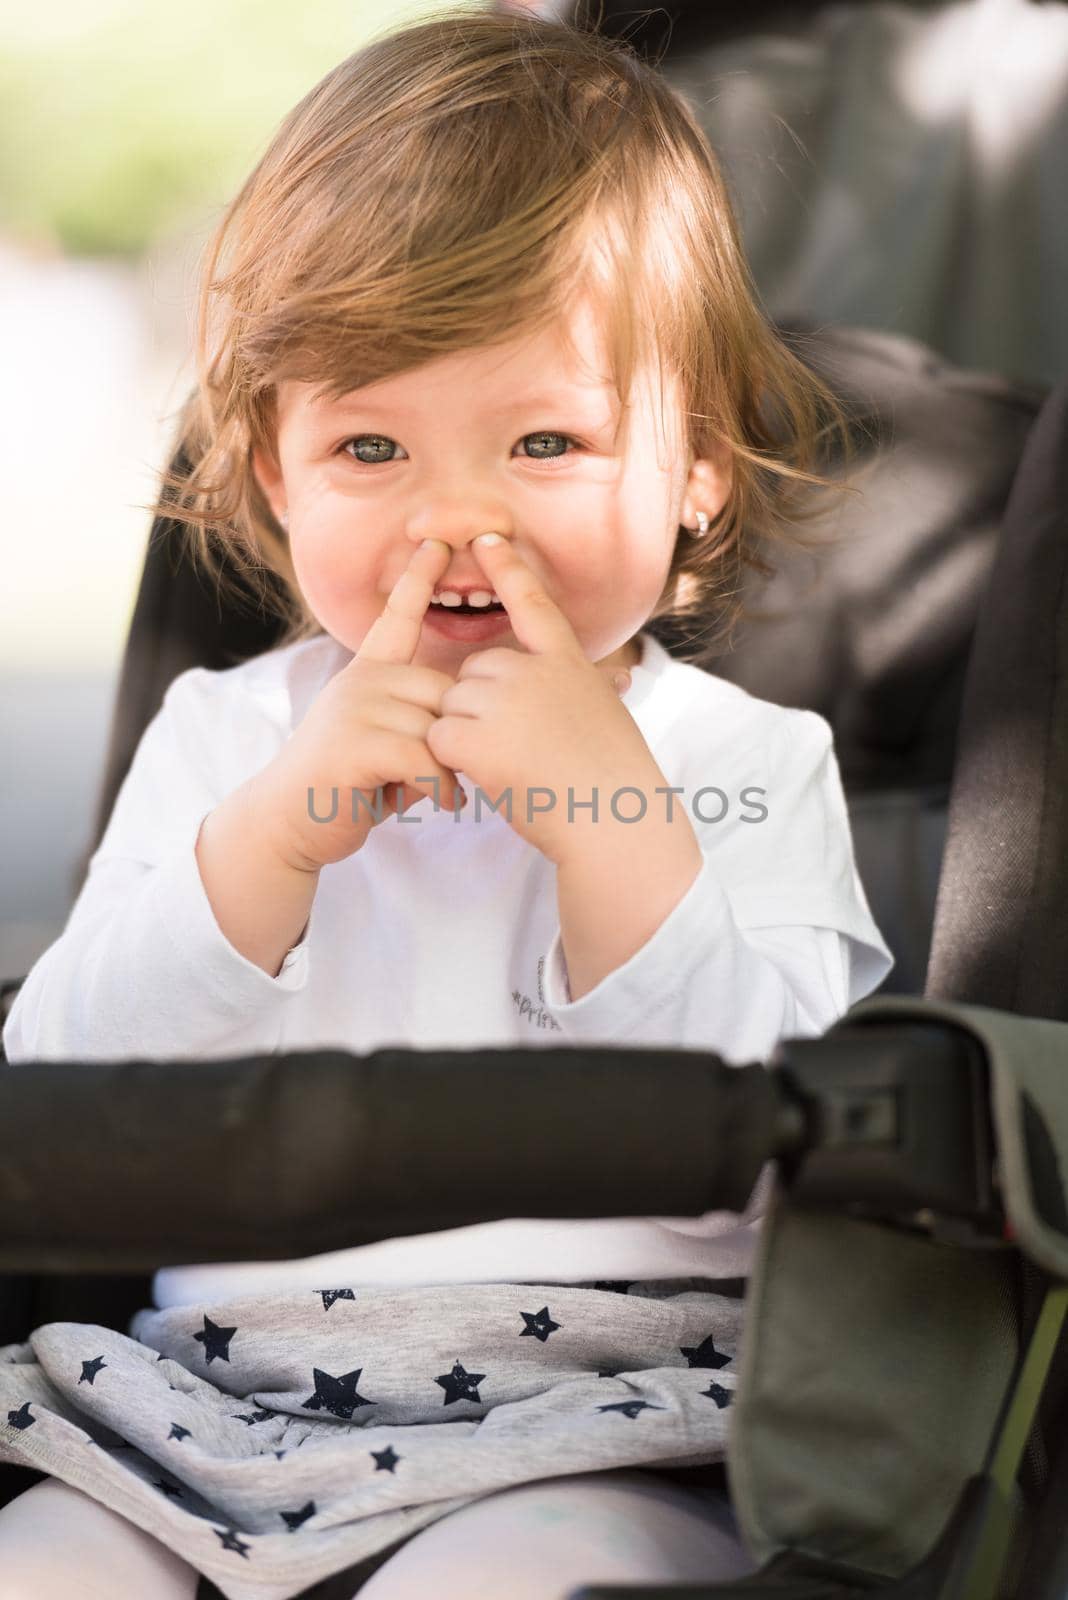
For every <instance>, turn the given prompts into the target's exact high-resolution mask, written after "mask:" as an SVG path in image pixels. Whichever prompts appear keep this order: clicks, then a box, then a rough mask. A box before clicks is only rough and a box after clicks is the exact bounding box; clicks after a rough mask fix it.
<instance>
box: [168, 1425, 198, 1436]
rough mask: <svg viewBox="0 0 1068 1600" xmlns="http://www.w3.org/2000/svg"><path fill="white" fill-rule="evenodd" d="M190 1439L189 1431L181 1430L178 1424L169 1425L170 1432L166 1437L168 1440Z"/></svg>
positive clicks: (186, 1429)
mask: <svg viewBox="0 0 1068 1600" xmlns="http://www.w3.org/2000/svg"><path fill="white" fill-rule="evenodd" d="M192 1437H193V1436H192V1434H191V1433H190V1432H189V1429H188V1428H183V1427H182V1424H181V1423H180V1422H172V1423H171V1431H170V1433H169V1434H168V1435H167V1438H168V1439H191V1438H192Z"/></svg>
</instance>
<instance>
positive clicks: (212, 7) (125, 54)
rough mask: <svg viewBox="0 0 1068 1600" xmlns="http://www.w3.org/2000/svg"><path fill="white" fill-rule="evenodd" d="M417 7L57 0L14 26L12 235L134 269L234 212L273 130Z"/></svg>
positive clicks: (373, 1)
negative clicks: (234, 196) (328, 76)
mask: <svg viewBox="0 0 1068 1600" xmlns="http://www.w3.org/2000/svg"><path fill="white" fill-rule="evenodd" d="M481 9H484V7H483V6H481V5H478V4H469V5H455V4H454V5H438V6H436V7H431V6H428V5H427V4H426V0H422V3H415V0H345V3H342V0H301V4H300V5H299V6H294V5H292V4H282V3H281V0H184V4H182V5H181V6H179V7H176V8H171V7H167V8H163V7H155V6H148V5H146V4H145V3H144V0H51V3H50V4H49V5H47V6H45V5H41V4H37V5H33V4H26V3H25V0H24V3H23V4H22V5H21V6H20V8H19V9H18V10H16V9H15V7H14V6H13V5H10V4H9V5H8V6H7V7H6V8H5V10H6V14H5V15H4V18H3V22H2V24H0V227H2V228H3V229H4V230H5V231H6V232H7V233H8V234H10V235H12V236H14V237H15V238H22V239H24V240H27V241H31V242H33V243H34V244H36V245H38V246H40V245H42V244H43V245H45V246H54V247H56V248H59V249H61V250H63V251H66V252H69V253H71V254H75V255H82V256H87V255H88V256H111V257H125V258H134V257H137V256H140V255H142V254H143V253H144V252H145V250H146V249H148V248H149V246H150V245H151V244H152V243H153V242H154V241H156V240H159V239H160V238H164V237H167V236H169V235H172V234H173V233H175V232H178V231H180V230H181V229H182V228H183V227H184V226H186V225H187V224H196V223H197V222H198V221H199V220H201V219H203V218H204V217H205V216H206V214H208V213H209V212H212V211H213V210H215V209H216V208H218V207H220V206H221V205H222V204H223V202H224V201H225V200H226V199H227V198H228V197H229V195H230V193H231V191H232V190H233V189H235V188H236V187H237V185H238V184H239V183H240V182H241V181H242V180H243V179H244V177H245V176H246V174H247V172H248V171H249V169H250V168H251V167H252V165H253V164H254V162H255V161H256V160H257V159H258V157H259V155H260V154H261V152H262V151H263V149H264V148H265V146H266V144H267V142H268V140H269V138H270V135H271V133H272V132H273V129H274V127H275V126H276V124H277V123H278V121H279V120H280V118H281V117H282V116H283V115H284V113H285V112H287V111H288V110H289V108H290V107H291V106H292V105H294V104H295V103H296V102H297V100H299V99H300V98H301V96H302V95H303V94H305V93H306V92H307V90H308V89H310V88H311V87H312V85H313V84H315V83H316V82H317V81H318V80H319V79H320V78H321V77H322V76H323V74H324V73H326V72H327V71H329V70H330V68H332V67H334V66H336V65H337V63H338V62H339V61H341V60H342V59H343V58H344V57H345V56H346V55H348V54H350V53H351V52H352V51H353V50H356V49H358V48H359V47H360V45H361V44H363V43H364V42H365V41H366V40H367V39H369V38H371V37H372V36H373V35H376V34H380V33H383V32H389V31H391V30H392V29H394V28H396V27H399V26H401V25H403V24H404V23H405V22H407V21H410V20H415V19H416V18H418V17H420V16H424V15H427V14H429V13H430V12H431V11H438V12H441V11H464V10H481Z"/></svg>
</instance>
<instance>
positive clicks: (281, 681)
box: [3, 633, 893, 1305]
mask: <svg viewBox="0 0 1068 1600" xmlns="http://www.w3.org/2000/svg"><path fill="white" fill-rule="evenodd" d="M641 643H642V647H643V657H642V661H641V664H640V665H639V666H636V667H634V668H633V669H632V674H631V675H632V682H631V687H630V689H629V690H628V691H627V693H626V695H625V696H624V700H623V703H624V705H625V706H626V707H627V709H628V711H629V712H630V713H631V715H632V716H633V718H634V720H635V722H636V723H637V725H638V727H639V729H640V731H641V733H642V735H643V737H644V738H645V741H646V743H647V744H648V746H649V748H650V750H651V751H652V754H653V756H654V758H655V759H656V762H657V764H658V766H659V767H660V769H661V770H662V772H663V773H664V775H665V777H666V779H667V782H668V784H670V785H673V786H676V787H679V788H681V790H682V792H681V794H678V795H676V796H675V797H674V798H673V799H672V801H671V804H672V805H673V806H674V807H676V808H682V809H684V811H685V815H686V816H687V817H688V818H689V819H690V822H691V823H692V826H693V828H694V830H695V833H696V835H697V838H698V841H699V843H700V846H701V850H702V853H703V855H704V864H703V866H702V868H701V871H700V872H699V873H698V875H697V878H696V879H695V881H694V882H693V884H692V885H691V887H690V888H689V890H688V891H687V892H686V893H685V894H684V895H683V896H682V898H681V899H680V900H679V902H678V903H677V904H676V906H675V907H674V909H673V910H672V911H671V912H670V913H669V915H668V916H667V917H666V919H665V920H664V921H663V922H662V923H661V925H660V926H659V928H657V929H656V931H655V932H654V933H653V934H652V936H651V937H650V938H649V939H648V940H647V942H646V943H645V944H644V945H643V946H642V948H641V949H640V950H638V951H637V952H636V953H635V954H634V955H633V956H631V957H630V959H629V960H627V961H625V962H624V963H623V964H622V966H620V967H618V968H616V969H615V970H614V971H613V972H610V973H609V974H607V975H606V976H605V977H604V978H603V979H602V980H601V981H600V983H598V984H597V985H596V987H595V988H594V989H592V990H590V991H589V992H588V993H587V994H585V995H583V996H582V997H581V999H579V1000H577V1001H571V1000H570V998H569V990H568V987H567V972H566V965H565V961H564V954H563V948H562V944H561V938H560V927H559V919H558V914H557V907H556V892H555V869H554V867H553V865H552V863H551V862H549V861H547V860H546V859H545V858H544V857H543V856H542V855H541V854H540V853H539V852H538V851H537V850H535V849H534V848H533V847H532V846H531V845H529V844H528V843H527V842H526V841H525V840H523V839H522V838H521V837H520V836H519V835H518V834H517V833H515V832H514V831H513V830H512V828H511V827H510V826H509V824H508V822H507V820H506V817H505V816H504V815H503V814H497V813H495V812H494V811H493V810H492V809H490V808H489V807H488V806H487V805H486V803H485V799H484V798H483V797H482V796H481V795H480V793H479V792H477V791H476V788H475V785H474V784H473V783H471V782H470V781H469V780H468V779H467V777H466V775H465V774H463V773H461V774H460V775H459V777H460V781H461V783H462V785H463V787H464V789H465V792H466V793H467V795H468V805H467V807H466V809H465V810H464V811H463V812H462V813H459V814H454V813H453V811H452V810H451V809H449V810H446V809H444V808H442V809H440V810H438V811H436V812H435V810H434V808H433V802H432V801H431V800H430V799H426V800H424V801H421V802H420V803H419V805H418V806H417V807H416V808H415V809H414V810H413V811H410V812H409V813H408V814H407V815H406V816H405V817H404V818H403V819H401V818H396V817H390V818H389V819H387V820H386V821H385V822H383V823H382V824H381V825H380V826H379V827H377V828H375V829H374V830H373V831H372V833H371V834H370V835H369V837H368V839H367V842H366V843H365V845H364V847H363V848H362V849H361V850H359V851H358V852H357V853H356V854H355V855H353V856H350V857H349V858H348V859H347V860H345V861H341V862H338V863H336V864H334V865H331V866H328V867H326V868H324V869H323V871H322V873H321V874H320V879H319V886H318V890H317V893H316V898H315V901H314V904H313V907H312V911H311V915H310V918H309V922H308V926H307V928H306V930H305V932H304V935H303V937H302V939H301V941H300V943H299V944H297V945H296V946H295V947H294V948H293V949H292V950H290V951H289V953H288V954H287V956H286V958H285V960H284V962H283V964H282V969H281V971H280V972H279V974H278V975H277V977H270V976H268V974H267V973H266V972H264V971H263V970H262V969H261V968H260V967H257V966H256V965H254V963H252V962H251V961H249V960H247V959H246V958H245V957H244V956H243V955H241V954H240V953H239V952H238V951H237V950H236V949H234V947H233V946H232V945H231V944H230V943H229V941H228V940H227V939H226V937H225V936H224V935H223V933H222V931H221V930H220V928H219V927H218V924H217V923H216V921H215V917H214V914H213V912H212V910H211V905H210V902H209V901H208V898H207V895H206V893H205V891H204V887H203V883H202V881H201V878H200V872H199V869H198V866H197V863H196V856H195V844H196V839H197V836H198V834H199V830H200V826H201V823H202V822H203V819H204V817H205V816H206V815H207V814H208V812H210V811H211V810H212V809H213V808H214V807H215V806H216V805H218V804H219V802H220V801H221V800H223V799H224V798H225V797H226V795H228V794H229V793H231V792H232V791H233V790H234V789H235V788H237V787H238V785H239V784H241V783H242V782H244V781H245V779H247V778H248V777H250V776H251V775H252V774H253V773H255V772H258V771H259V770H261V768H262V767H264V766H265V765H266V764H267V762H268V761H270V760H271V759H272V757H273V756H274V755H275V754H276V753H277V751H278V750H279V749H280V748H281V747H282V746H283V745H284V744H285V742H286V740H287V739H288V738H289V736H290V735H291V733H292V732H293V730H294V729H295V728H296V726H297V725H298V724H299V722H300V721H301V719H302V717H303V716H304V715H305V713H306V712H307V710H308V709H309V707H310V706H311V704H312V703H313V701H314V700H315V698H316V695H317V694H318V692H319V691H320V689H321V688H322V687H323V686H324V684H325V683H326V682H327V681H328V680H329V678H330V677H331V676H332V675H333V674H334V673H335V672H337V671H338V670H339V669H340V668H341V667H342V666H344V665H345V664H347V662H348V661H350V660H351V659H352V657H351V653H350V652H349V651H347V650H345V649H344V648H343V647H342V646H340V645H338V644H337V643H336V642H335V641H334V640H333V639H331V638H330V637H329V636H328V635H325V634H323V635H319V636H317V637H316V638H314V639H311V640H305V641H302V642H300V643H298V644H296V645H289V646H287V647H284V648H282V649H277V650H272V651H270V652H268V653H266V654H265V655H262V656H258V657H256V658H254V659H253V660H251V661H249V662H245V663H242V664H241V665H239V666H236V667H231V668H228V669H226V670H224V671H209V670H207V669H205V668H200V667H197V668H193V669H191V670H189V671H187V672H184V673H182V674H181V675H180V676H179V677H178V678H176V679H175V681H174V682H173V683H172V684H171V686H170V688H169V689H168V691H167V693H166V695H165V697H164V701H163V705H162V707H161V708H160V710H159V712H158V713H157V715H156V716H155V717H154V718H153V720H152V721H151V722H150V724H149V725H148V727H147V728H146V729H145V732H144V735H143V736H142V739H141V742H140V744H139V746H138V748H137V751H136V753H135V756H134V759H133V761H132V763H131V766H130V770H129V773H128V774H127V777H126V780H125V782H124V783H123V786H122V788H121V790H120V792H119V794H118V797H117V799H116V802H115V806H114V809H113V811H112V815H111V818H110V820H109V823H108V826H107V829H106V831H105V833H104V836H103V838H102V840H101V842H100V845H99V848H98V849H97V851H96V852H95V854H94V856H93V858H92V860H91V862H90V864H89V871H88V876H87V878H86V881H85V883H84V885H83V887H82V890H81V893H80V895H79V896H78V899H77V901H76V903H75V905H74V907H73V908H72V910H71V913H70V916H69V918H68V921H67V924H66V926H65V928H64V931H63V933H62V934H61V936H60V937H59V938H58V939H57V940H56V942H55V943H54V944H53V945H51V946H50V947H49V949H47V950H46V951H45V952H44V954H43V955H42V956H41V957H40V959H39V960H38V961H37V962H36V963H35V965H34V966H33V968H32V969H31V971H30V973H29V974H28V976H27V978H26V981H25V983H24V984H23V986H22V988H21V990H20V991H19V993H18V995H17V997H16V1000H15V1004H14V1006H13V1008H12V1011H11V1014H10V1016H9V1018H8V1021H7V1024H6V1026H5V1028H4V1035H3V1038H4V1049H5V1051H6V1053H7V1058H8V1061H9V1063H11V1064H12V1065H17V1064H18V1063H20V1062H32V1061H35V1060H118V1059H122V1058H145V1057H153V1056H154V1057H158V1058H170V1059H174V1058H178V1057H188V1058H190V1059H191V1063H192V1062H195V1061H196V1060H197V1059H209V1058H213V1057H214V1058H219V1057H234V1056H241V1055H251V1054H256V1053H260V1052H270V1051H291V1050H305V1049H312V1048H316V1047H320V1046H322V1047H332V1048H341V1049H346V1050H350V1051H353V1052H355V1053H358V1054H364V1053H367V1052H369V1051H372V1050H375V1049H378V1048H380V1047H382V1046H387V1045H394V1046H396V1045H399V1046H410V1047H414V1048H423V1049H429V1048H463V1047H470V1048H476V1049H477V1048H482V1047H487V1046H493V1047H502V1046H509V1045H518V1046H522V1045H525V1046H546V1047H548V1046H553V1045H558V1044H572V1043H588V1044H610V1043H612V1042H618V1043H619V1044H621V1045H628V1046H629V1045H642V1044H656V1045H668V1046H678V1047H682V1048H686V1047H690V1048H695V1049H704V1050H714V1051H717V1052H719V1054H720V1055H722V1056H723V1057H724V1058H725V1059H726V1060H728V1061H731V1062H734V1063H740V1062H743V1061H753V1060H761V1059H766V1058H767V1056H768V1055H769V1054H770V1052H771V1049H772V1047H773V1045H774V1044H775V1042H776V1041H777V1040H778V1039H781V1038H788V1037H812V1036H817V1035H819V1034H822V1033H823V1032H825V1031H826V1029H827V1028H829V1027H830V1026H831V1024H832V1023H833V1022H835V1021H836V1020H837V1019H838V1018H839V1017H840V1016H842V1015H843V1014H844V1013H845V1012H846V1011H847V1010H848V1009H849V1007H850V1006H852V1005H853V1004H854V1003H855V1002H856V1001H858V1000H860V999H862V998H863V997H864V996H865V995H867V994H869V993H870V992H871V991H872V990H873V989H875V988H876V987H878V985H879V983H881V981H882V979H883V978H884V977H885V976H886V974H887V972H888V971H889V970H890V968H891V967H892V965H893V958H892V957H891V955H890V952H889V950H888V949H887V947H886V944H885V942H884V941H883V939H882V937H881V935H880V933H879V931H878V928H877V927H876V925H875V923H874V920H873V919H872V916H871V912H870V909H869V907H868V903H867V899H866V897H865V894H864V889H863V886H862V884H861V882H860V878H859V875H858V873H857V870H856V864H855V860H854V856H853V848H852V840H851V836H850V829H849V820H848V814H847V811H846V806H845V798H844V795H843V792H842V786H841V778H840V774H839V770H838V764H837V760H836V758H835V755H834V749H833V743H832V737H831V730H830V727H829V726H828V724H827V723H826V721H825V720H824V719H823V718H822V717H820V716H819V715H817V714H816V713H815V712H811V711H802V710H795V709H786V708H783V707H781V706H777V705H774V704H772V703H771V702H768V701H763V700H759V699H756V698H755V697H754V696H752V695H749V694H747V693H746V692H745V691H744V690H742V689H739V688H738V687H736V686H735V685H732V684H729V683H727V682H725V681H724V680H722V679H719V678H716V677H715V676H713V675H712V674H710V673H706V672H703V671H701V670H700V669H699V668H697V667H694V666H691V665H688V664H685V663H682V662H679V661H676V660H674V659H673V658H672V657H671V656H670V655H669V654H668V653H667V651H665V650H664V648H663V647H662V646H661V645H660V644H659V643H658V642H657V640H656V639H655V638H654V637H653V636H652V635H651V634H649V633H643V634H642V635H641ZM489 798H490V800H493V799H495V798H496V797H495V796H490V797H489ZM575 798H576V801H579V800H582V799H583V798H588V797H584V796H581V795H576V797H575ZM645 798H646V802H647V803H648V804H649V806H650V807H653V806H656V807H661V808H666V807H667V805H668V803H669V800H668V797H667V796H663V795H650V796H647V797H645ZM610 799H611V797H610V796H609V795H607V794H603V795H601V796H600V797H599V804H600V805H601V807H602V808H604V809H607V806H608V803H609V801H610ZM346 800H347V796H346V794H345V793H344V791H343V792H342V796H341V803H342V804H344V803H345V802H346ZM524 802H525V797H523V796H516V797H515V803H517V804H523V803H524ZM557 803H558V804H560V805H565V804H566V797H564V796H560V797H558V800H557ZM636 807H637V801H636V800H635V798H634V796H633V795H630V796H623V797H621V799H620V801H619V813H620V814H621V815H628V816H629V815H632V814H633V812H634V810H635V809H636ZM663 814H665V815H666V814H667V812H666V810H665V811H664V812H663ZM619 892H620V894H621V895H623V894H625V892H626V886H625V885H621V886H620V891H619ZM605 915H606V916H611V915H612V908H611V906H610V905H606V906H605ZM190 1070H191V1073H192V1072H195V1066H194V1065H192V1064H191V1067H190ZM191 1092H192V1090H191ZM750 1233H751V1230H750V1229H749V1227H748V1226H746V1225H744V1224H740V1223H739V1219H738V1218H737V1217H736V1216H734V1215H733V1214H730V1213H722V1212H714V1213H708V1214H706V1216H705V1217H702V1218H644V1219H643V1218H627V1219H618V1218H607V1219H600V1220H592V1221H591V1220H585V1219H576V1220H562V1221H556V1220H548V1219H521V1218H518V1219H502V1220H499V1221H496V1222H490V1223H482V1224H475V1225H473V1226H470V1227H464V1228H457V1229H450V1230H446V1231H445V1232H441V1233H431V1234H423V1235H418V1236H414V1237H411V1238H402V1239H391V1240H385V1241H382V1242H380V1243H377V1244H373V1245H364V1246H359V1247H356V1248H353V1249H351V1250H344V1251H340V1252H333V1253H331V1254H330V1255H327V1256H318V1257H313V1258H310V1259H309V1260H308V1261H306V1262H299V1263H298V1262H279V1263H245V1264H241V1263H226V1264H222V1265H218V1266H203V1267H172V1268H167V1269H164V1270H162V1271H161V1272H159V1273H158V1274H157V1276H156V1282H155V1288H154V1292H155V1297H156V1301H157V1304H160V1305H167V1304H176V1303H189V1302H204V1303H207V1302H208V1301H210V1300H211V1299H214V1298H220V1297H224V1296H226V1295H229V1294H232V1293H252V1292H258V1291H259V1290H261V1289H267V1288H270V1287H272V1286H275V1287H283V1286H289V1285H291V1286H309V1287H319V1286H320V1280H322V1285H323V1286H326V1287H329V1286H330V1285H331V1284H334V1283H336V1284H339V1285H340V1284H345V1285H348V1284H356V1283H379V1284H394V1283H440V1282H478V1281H495V1280H506V1281H512V1282H523V1281H527V1282H532V1281H538V1280H541V1281H546V1280H548V1281H554V1280H561V1281H568V1280H570V1281H579V1280H583V1279H593V1278H639V1277H676V1276H692V1275H697V1276H713V1277H715V1276H735V1275H737V1274H738V1273H739V1272H742V1271H744V1270H745V1269H746V1263H747V1261H748V1256H749V1252H750V1250H751V1246H752V1240H751V1237H750Z"/></svg>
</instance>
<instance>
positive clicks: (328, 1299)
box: [315, 1289, 356, 1311]
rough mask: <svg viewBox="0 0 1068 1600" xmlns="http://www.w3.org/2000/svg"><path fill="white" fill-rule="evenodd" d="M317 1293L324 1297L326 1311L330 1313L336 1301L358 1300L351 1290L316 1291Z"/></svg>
mask: <svg viewBox="0 0 1068 1600" xmlns="http://www.w3.org/2000/svg"><path fill="white" fill-rule="evenodd" d="M315 1293H316V1294H321V1295H322V1297H323V1310H324V1311H329V1310H330V1307H331V1306H332V1305H333V1303H334V1301H335V1300H355V1298H356V1296H355V1295H354V1294H353V1292H352V1290H351V1289H316V1290H315Z"/></svg>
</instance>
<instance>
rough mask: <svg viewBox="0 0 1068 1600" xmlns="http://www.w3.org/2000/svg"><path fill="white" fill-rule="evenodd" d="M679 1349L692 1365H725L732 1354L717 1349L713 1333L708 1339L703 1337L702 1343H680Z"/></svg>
mask: <svg viewBox="0 0 1068 1600" xmlns="http://www.w3.org/2000/svg"><path fill="white" fill-rule="evenodd" d="M679 1349H680V1351H681V1352H682V1354H683V1355H684V1356H685V1357H686V1359H687V1361H688V1362H689V1363H690V1365H691V1367H725V1366H726V1365H727V1363H728V1362H729V1361H730V1356H725V1355H723V1354H722V1352H721V1351H719V1350H717V1349H716V1347H715V1345H714V1343H713V1342H712V1335H711V1334H709V1335H708V1338H707V1339H702V1340H701V1343H700V1344H695V1345H684V1344H680V1345H679Z"/></svg>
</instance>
